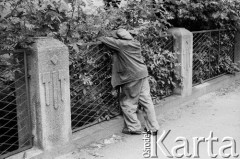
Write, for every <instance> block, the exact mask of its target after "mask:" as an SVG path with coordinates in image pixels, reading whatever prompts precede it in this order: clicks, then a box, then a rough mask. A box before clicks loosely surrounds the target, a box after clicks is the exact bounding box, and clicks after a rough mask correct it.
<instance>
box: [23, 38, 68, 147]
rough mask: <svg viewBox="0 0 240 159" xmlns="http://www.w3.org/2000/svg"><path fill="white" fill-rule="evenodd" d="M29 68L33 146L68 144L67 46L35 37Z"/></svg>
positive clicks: (51, 39) (29, 57) (29, 56)
mask: <svg viewBox="0 0 240 159" xmlns="http://www.w3.org/2000/svg"><path fill="white" fill-rule="evenodd" d="M28 68H29V74H30V79H29V86H30V103H31V104H30V105H31V108H32V110H31V111H32V117H33V120H32V121H33V122H32V124H33V134H34V145H35V146H37V147H39V148H40V149H43V150H51V149H52V148H55V147H57V146H62V145H65V144H66V143H68V142H69V141H70V139H71V134H72V130H71V110H70V84H69V83H70V82H69V52H68V48H67V47H66V46H65V45H64V44H63V43H61V42H60V41H58V40H56V39H53V38H44V37H43V38H36V39H35V43H34V45H33V50H32V51H31V53H30V54H29V55H28Z"/></svg>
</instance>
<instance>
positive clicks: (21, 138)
mask: <svg viewBox="0 0 240 159" xmlns="http://www.w3.org/2000/svg"><path fill="white" fill-rule="evenodd" d="M26 64H27V63H26V53H25V52H24V51H18V52H16V51H15V52H14V53H12V52H3V51H1V53H0V72H1V74H0V158H5V157H7V156H10V155H13V154H15V153H18V152H21V151H24V150H26V149H29V148H30V147H32V135H31V124H30V122H31V120H30V110H29V100H28V97H29V96H28V84H27V74H26V72H27V67H26Z"/></svg>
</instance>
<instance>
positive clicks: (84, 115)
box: [70, 36, 174, 131]
mask: <svg viewBox="0 0 240 159" xmlns="http://www.w3.org/2000/svg"><path fill="white" fill-rule="evenodd" d="M159 40H160V41H158V43H159V44H157V45H156V46H154V47H158V48H159V49H158V50H159V51H160V52H159V54H163V52H164V51H170V52H173V37H172V36H164V37H161V38H160V39H159ZM80 49H81V51H80V54H73V53H71V54H70V83H71V86H70V90H71V91H70V92H71V115H72V129H73V131H78V130H81V129H84V128H86V127H89V126H91V125H94V124H96V123H99V122H102V121H106V120H109V119H111V118H113V117H115V116H117V115H119V114H120V113H121V109H120V107H119V102H118V97H114V96H113V94H112V92H111V90H112V86H111V68H112V65H111V63H112V59H111V50H108V49H107V48H106V47H99V46H92V47H89V48H86V47H85V48H80ZM165 54H166V56H167V52H166V53H165ZM166 72H167V71H166ZM153 76H154V75H153ZM163 76H171V74H167V73H166V74H164V75H163ZM165 78H166V77H165ZM157 85H158V86H157V87H155V88H156V89H159V91H158V92H157V93H156V91H155V95H156V96H157V95H158V96H159V98H160V99H161V98H165V97H167V96H170V95H172V94H173V89H174V88H173V87H172V86H170V85H169V84H168V82H167V80H166V82H157ZM153 97H154V96H153ZM159 98H158V99H159Z"/></svg>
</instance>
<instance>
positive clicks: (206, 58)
mask: <svg viewBox="0 0 240 159" xmlns="http://www.w3.org/2000/svg"><path fill="white" fill-rule="evenodd" d="M234 33H235V32H234V31H230V30H206V31H196V32H193V77H192V78H193V85H198V84H200V83H203V82H204V81H207V80H211V79H213V78H216V77H218V76H220V75H223V74H225V73H226V68H225V66H226V65H225V64H226V63H230V62H231V61H233V60H234V35H235V34H234Z"/></svg>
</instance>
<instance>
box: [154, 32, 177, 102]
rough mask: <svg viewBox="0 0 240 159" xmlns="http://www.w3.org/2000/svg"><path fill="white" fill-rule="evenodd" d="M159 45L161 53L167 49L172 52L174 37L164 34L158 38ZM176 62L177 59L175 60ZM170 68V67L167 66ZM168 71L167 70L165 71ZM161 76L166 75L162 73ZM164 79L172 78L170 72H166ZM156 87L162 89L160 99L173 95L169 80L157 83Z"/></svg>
mask: <svg viewBox="0 0 240 159" xmlns="http://www.w3.org/2000/svg"><path fill="white" fill-rule="evenodd" d="M159 43H160V45H159V46H158V47H159V48H161V52H160V54H161V53H163V52H165V51H169V52H172V53H173V52H174V39H173V36H172V35H166V36H162V37H161V38H160V42H159ZM176 63H177V61H176ZM176 63H175V64H176ZM168 69H170V68H168ZM167 72H168V71H167ZM163 76H166V75H165V74H163ZM166 79H173V80H174V77H173V76H172V74H171V73H170V74H168V75H167V78H166ZM158 89H159V90H161V91H162V93H161V95H160V99H163V98H166V97H169V96H171V95H173V90H174V87H173V85H171V84H169V82H168V81H167V80H166V81H165V82H164V83H158Z"/></svg>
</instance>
